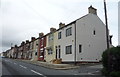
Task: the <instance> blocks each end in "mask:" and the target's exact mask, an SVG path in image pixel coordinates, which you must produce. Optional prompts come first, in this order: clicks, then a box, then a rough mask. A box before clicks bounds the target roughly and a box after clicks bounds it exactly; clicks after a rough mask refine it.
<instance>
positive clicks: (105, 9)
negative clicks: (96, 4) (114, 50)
mask: <svg viewBox="0 0 120 77" xmlns="http://www.w3.org/2000/svg"><path fill="white" fill-rule="evenodd" d="M104 11H105V24H106V42H107V49H109V33H108V21H107V8H106V0H104Z"/></svg>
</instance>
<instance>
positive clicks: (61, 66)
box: [16, 59, 80, 70]
mask: <svg viewBox="0 0 120 77" xmlns="http://www.w3.org/2000/svg"><path fill="white" fill-rule="evenodd" d="M16 60H19V61H23V62H28V63H31V64H35V65H40V66H43V67H46V68H51V69H56V70H68V69H75V68H79V67H80V66H78V65H74V64H53V63H50V62H42V61H31V60H21V59H16Z"/></svg>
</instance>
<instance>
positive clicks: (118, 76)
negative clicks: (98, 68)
mask: <svg viewBox="0 0 120 77" xmlns="http://www.w3.org/2000/svg"><path fill="white" fill-rule="evenodd" d="M110 76H111V77H120V71H119V72H115V71H113V72H111V73H110Z"/></svg>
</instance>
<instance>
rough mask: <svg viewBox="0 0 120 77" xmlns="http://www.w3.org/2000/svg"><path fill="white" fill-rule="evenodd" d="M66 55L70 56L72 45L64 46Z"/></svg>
mask: <svg viewBox="0 0 120 77" xmlns="http://www.w3.org/2000/svg"><path fill="white" fill-rule="evenodd" d="M66 54H72V45H69V46H66Z"/></svg>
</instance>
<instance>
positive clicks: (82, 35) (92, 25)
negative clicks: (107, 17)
mask: <svg viewBox="0 0 120 77" xmlns="http://www.w3.org/2000/svg"><path fill="white" fill-rule="evenodd" d="M93 30H95V33H96V34H95V35H93ZM105 30H106V29H105V25H104V24H103V22H102V21H101V20H100V19H99V18H98V16H97V15H94V14H88V15H87V16H85V17H83V18H82V19H79V20H77V22H76V35H77V36H76V37H77V39H76V43H77V44H76V54H77V61H93V62H98V61H99V60H101V55H102V53H103V51H104V50H105V49H106V31H105ZM79 44H81V45H82V52H81V53H79Z"/></svg>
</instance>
